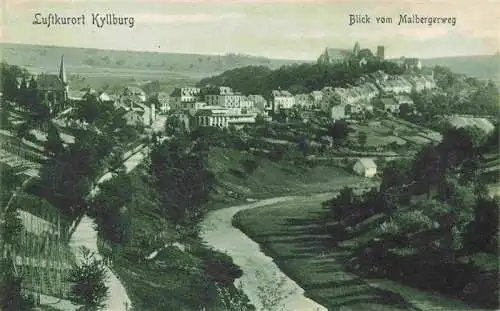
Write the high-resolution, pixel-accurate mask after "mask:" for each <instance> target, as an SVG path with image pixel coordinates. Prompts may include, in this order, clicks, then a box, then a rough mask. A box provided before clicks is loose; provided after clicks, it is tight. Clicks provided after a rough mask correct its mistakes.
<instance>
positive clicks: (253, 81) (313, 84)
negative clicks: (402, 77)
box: [198, 59, 403, 99]
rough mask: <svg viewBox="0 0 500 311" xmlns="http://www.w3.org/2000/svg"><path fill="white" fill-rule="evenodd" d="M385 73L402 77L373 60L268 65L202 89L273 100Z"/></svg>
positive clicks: (212, 81) (395, 67) (215, 79)
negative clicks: (277, 94) (279, 93)
mask: <svg viewBox="0 0 500 311" xmlns="http://www.w3.org/2000/svg"><path fill="white" fill-rule="evenodd" d="M378 70H382V71H384V72H386V73H388V74H401V73H402V72H403V71H402V68H401V67H400V66H398V65H397V64H395V63H392V62H389V61H384V60H379V59H372V60H370V61H369V62H368V63H367V64H366V65H365V66H359V65H357V64H293V65H286V66H282V67H280V68H279V69H276V70H271V69H269V68H268V67H266V66H247V67H242V68H237V69H233V70H229V71H226V72H224V73H222V74H220V75H218V76H214V77H209V78H205V79H202V80H201V81H200V82H199V83H198V86H200V87H204V86H207V85H224V86H229V87H231V88H232V89H234V90H236V91H240V92H242V93H243V94H245V95H250V94H261V95H263V96H264V97H265V98H266V99H269V97H270V95H271V91H272V90H277V89H284V90H289V91H290V92H291V93H292V94H299V93H310V92H312V91H316V90H321V89H322V88H324V87H326V86H333V87H345V86H346V85H348V84H354V83H355V82H356V81H357V80H358V79H359V78H360V77H361V76H362V75H365V74H369V73H373V72H376V71H378Z"/></svg>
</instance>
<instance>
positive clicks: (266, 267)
mask: <svg viewBox="0 0 500 311" xmlns="http://www.w3.org/2000/svg"><path fill="white" fill-rule="evenodd" d="M292 199H293V197H278V198H272V199H267V200H262V201H258V202H254V203H250V204H244V205H238V206H232V207H228V208H223V209H220V210H216V211H212V212H210V213H209V214H208V215H207V216H206V217H205V219H204V221H203V223H202V230H201V232H202V233H201V236H202V238H203V240H204V241H205V242H207V243H208V244H209V245H210V246H212V247H213V248H214V249H216V250H218V251H221V252H224V253H226V254H228V255H229V256H231V257H232V258H233V261H234V263H235V264H236V265H238V266H239V267H240V268H241V270H242V271H243V276H242V277H241V278H240V279H238V280H236V281H235V285H238V284H239V283H240V282H241V284H242V287H243V291H244V292H245V294H246V295H247V296H248V298H249V299H250V302H251V303H252V304H253V305H254V306H256V308H257V310H261V309H262V305H261V302H260V299H259V298H258V297H259V292H262V290H259V287H262V286H270V287H271V288H275V289H276V284H277V283H278V282H279V280H281V279H284V280H285V282H284V286H282V287H279V290H280V291H281V292H283V293H290V292H293V294H291V295H290V296H288V299H286V300H285V301H283V305H284V308H285V310H286V311H327V310H328V309H327V308H325V307H323V306H322V305H320V304H318V303H316V302H315V301H313V300H311V299H309V298H307V297H305V296H304V290H303V289H302V288H301V287H300V286H299V285H298V284H297V283H295V282H294V281H293V280H292V279H290V278H288V277H287V276H286V275H285V274H284V273H283V272H282V271H281V270H280V269H279V267H278V266H277V265H276V264H275V263H274V262H273V259H272V258H271V257H269V256H266V255H265V254H264V253H263V252H262V251H261V249H260V246H259V244H257V243H256V242H254V241H253V240H252V239H250V238H249V237H248V236H246V235H245V234H244V233H243V232H241V231H240V230H239V229H237V228H235V227H233V225H232V219H233V216H234V215H235V214H236V213H238V212H239V211H242V210H246V209H251V208H256V207H261V206H265V205H271V204H274V203H279V202H284V201H287V200H292Z"/></svg>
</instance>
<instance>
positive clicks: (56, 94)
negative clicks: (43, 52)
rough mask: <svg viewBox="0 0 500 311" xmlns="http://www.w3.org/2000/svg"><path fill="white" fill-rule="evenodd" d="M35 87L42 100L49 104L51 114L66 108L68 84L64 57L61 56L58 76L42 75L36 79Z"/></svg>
mask: <svg viewBox="0 0 500 311" xmlns="http://www.w3.org/2000/svg"><path fill="white" fill-rule="evenodd" d="M36 85H37V88H38V90H39V91H40V94H41V96H42V99H43V100H45V101H46V102H48V103H49V108H50V110H51V112H60V111H63V110H64V109H66V108H67V107H66V105H67V102H68V99H69V98H68V93H69V84H68V79H67V76H66V66H65V64H64V55H63V56H61V63H60V66H59V74H58V75H55V74H46V73H42V74H40V75H38V76H37V77H36Z"/></svg>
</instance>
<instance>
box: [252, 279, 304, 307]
mask: <svg viewBox="0 0 500 311" xmlns="http://www.w3.org/2000/svg"><path fill="white" fill-rule="evenodd" d="M256 277H257V280H259V285H258V286H257V297H258V298H259V302H260V304H261V306H262V308H261V309H262V310H263V311H284V310H285V301H286V300H287V299H288V298H290V296H292V295H294V294H295V290H289V289H287V285H286V277H278V275H276V274H275V275H273V276H272V277H271V278H269V276H266V275H264V274H263V273H261V272H260V271H257V272H256Z"/></svg>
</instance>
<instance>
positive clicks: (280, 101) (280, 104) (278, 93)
mask: <svg viewBox="0 0 500 311" xmlns="http://www.w3.org/2000/svg"><path fill="white" fill-rule="evenodd" d="M272 102H273V110H274V111H275V112H277V111H278V110H280V109H292V108H293V106H295V97H294V96H293V95H292V94H291V93H290V92H288V91H282V90H274V91H273V92H272Z"/></svg>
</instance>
